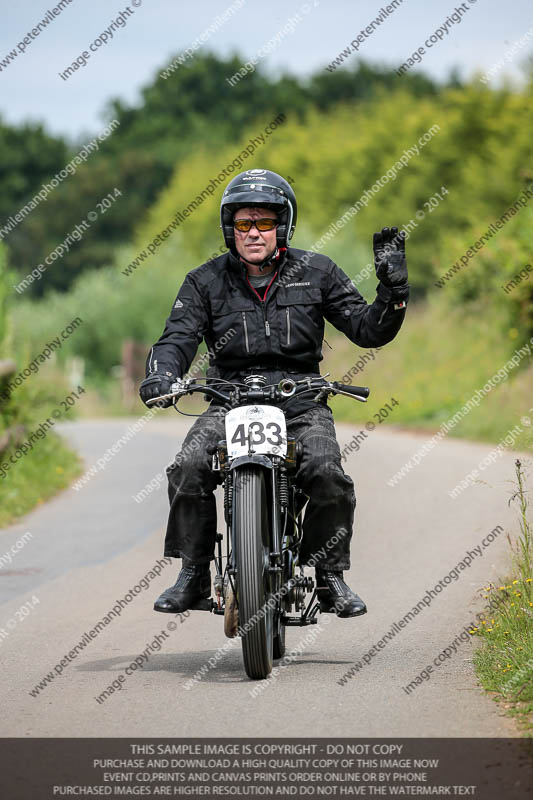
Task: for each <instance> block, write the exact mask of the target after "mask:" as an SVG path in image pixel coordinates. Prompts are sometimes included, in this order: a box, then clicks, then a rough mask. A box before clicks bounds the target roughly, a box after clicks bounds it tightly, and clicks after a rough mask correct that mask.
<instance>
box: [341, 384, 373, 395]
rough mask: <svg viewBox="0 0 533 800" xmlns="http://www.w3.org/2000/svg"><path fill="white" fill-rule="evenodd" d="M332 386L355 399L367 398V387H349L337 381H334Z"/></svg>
mask: <svg viewBox="0 0 533 800" xmlns="http://www.w3.org/2000/svg"><path fill="white" fill-rule="evenodd" d="M333 385H334V386H336V387H337V388H338V389H342V391H343V392H346V394H353V395H354V396H355V397H368V395H369V394H370V389H369V388H368V386H350V385H348V384H346V383H339V382H338V381H334V383H333Z"/></svg>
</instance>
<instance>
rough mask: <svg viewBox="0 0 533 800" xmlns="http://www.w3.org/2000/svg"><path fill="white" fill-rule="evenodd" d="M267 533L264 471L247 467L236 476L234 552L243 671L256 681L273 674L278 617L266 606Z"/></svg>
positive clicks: (268, 564)
mask: <svg viewBox="0 0 533 800" xmlns="http://www.w3.org/2000/svg"><path fill="white" fill-rule="evenodd" d="M268 534H269V526H268V508H267V496H266V487H265V476H264V473H263V470H262V469H260V468H258V467H254V466H244V467H242V468H240V469H237V470H235V473H234V490H233V550H234V553H235V567H236V570H237V576H236V577H237V581H236V583H237V599H238V605H239V628H240V634H241V638H242V654H243V659H244V668H245V670H246V674H247V675H248V677H249V678H253V679H256V680H260V679H262V678H266V677H267V676H268V675H270V673H271V672H272V658H273V639H274V619H275V614H274V610H273V609H272V608H270V605H268V606H267V601H268V599H269V597H270V591H271V590H270V572H269V566H270V549H269V535H268ZM272 605H273V604H272Z"/></svg>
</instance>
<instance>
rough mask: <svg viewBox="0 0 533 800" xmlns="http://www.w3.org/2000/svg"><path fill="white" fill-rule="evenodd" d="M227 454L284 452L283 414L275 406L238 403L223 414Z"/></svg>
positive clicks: (282, 453)
mask: <svg viewBox="0 0 533 800" xmlns="http://www.w3.org/2000/svg"><path fill="white" fill-rule="evenodd" d="M226 441H227V445H228V457H229V458H236V457H237V456H244V455H247V454H248V453H249V452H250V451H252V452H253V453H261V454H262V455H277V456H286V455H287V425H286V423H285V415H284V413H283V411H281V409H279V408H276V407H275V406H241V407H240V408H234V409H232V410H231V411H228V413H227V414H226Z"/></svg>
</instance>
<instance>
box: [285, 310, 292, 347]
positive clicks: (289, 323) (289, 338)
mask: <svg viewBox="0 0 533 800" xmlns="http://www.w3.org/2000/svg"><path fill="white" fill-rule="evenodd" d="M285 314H286V316H287V344H288V345H289V344H290V343H291V315H290V311H289V306H287V308H286V309H285Z"/></svg>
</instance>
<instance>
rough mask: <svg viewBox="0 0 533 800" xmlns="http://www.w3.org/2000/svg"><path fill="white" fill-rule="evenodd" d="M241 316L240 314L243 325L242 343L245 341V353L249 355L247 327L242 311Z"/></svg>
mask: <svg viewBox="0 0 533 800" xmlns="http://www.w3.org/2000/svg"><path fill="white" fill-rule="evenodd" d="M241 314H242V322H243V325H244V341H245V344H246V352H247V353H248V355H249V354H250V343H249V342H248V325H247V323H246V314H245V312H244V311H241Z"/></svg>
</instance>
